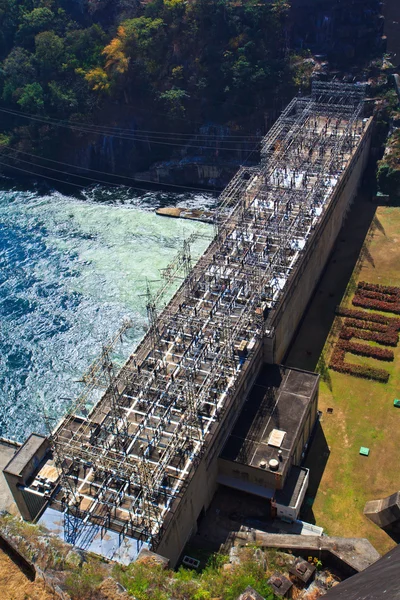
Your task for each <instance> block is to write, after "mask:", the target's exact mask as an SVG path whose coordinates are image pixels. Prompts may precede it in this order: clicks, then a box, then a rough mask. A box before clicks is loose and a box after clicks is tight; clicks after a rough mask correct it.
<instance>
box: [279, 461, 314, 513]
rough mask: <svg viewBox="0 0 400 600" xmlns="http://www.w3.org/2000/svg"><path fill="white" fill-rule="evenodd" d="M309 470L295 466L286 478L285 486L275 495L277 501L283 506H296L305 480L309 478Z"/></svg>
mask: <svg viewBox="0 0 400 600" xmlns="http://www.w3.org/2000/svg"><path fill="white" fill-rule="evenodd" d="M307 473H308V471H307V469H304V467H297V466H296V465H294V466H293V467H292V468H291V469H290V473H289V475H288V476H287V478H286V481H285V485H284V486H283V488H282V489H281V490H277V491H276V493H275V501H276V502H277V504H282V505H283V506H292V507H294V506H296V504H297V500H298V498H299V495H300V492H301V488H302V487H303V484H304V480H305V478H306V477H307Z"/></svg>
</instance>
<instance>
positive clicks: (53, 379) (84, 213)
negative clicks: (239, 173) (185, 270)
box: [0, 189, 213, 439]
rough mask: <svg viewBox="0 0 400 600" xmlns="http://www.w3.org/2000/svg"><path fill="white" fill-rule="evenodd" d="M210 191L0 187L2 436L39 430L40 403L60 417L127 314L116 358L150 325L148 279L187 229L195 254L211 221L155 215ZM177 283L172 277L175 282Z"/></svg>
mask: <svg viewBox="0 0 400 600" xmlns="http://www.w3.org/2000/svg"><path fill="white" fill-rule="evenodd" d="M212 202H213V199H212V198H211V196H196V195H195V194H184V195H182V194H180V195H172V196H171V195H170V194H168V195H165V194H161V193H157V192H151V193H150V192H149V193H147V194H144V195H141V196H132V195H130V194H129V193H128V192H124V193H121V192H119V193H118V194H117V193H115V192H114V191H113V190H108V189H102V190H96V191H95V192H94V193H88V194H87V195H86V198H85V199H83V200H79V199H76V198H73V197H68V196H64V195H61V194H59V193H51V194H48V195H40V194H38V193H35V192H20V191H13V190H5V191H3V192H0V318H1V323H0V435H1V436H6V437H11V438H14V439H23V438H24V437H25V436H26V435H27V434H28V433H30V432H31V431H44V421H43V408H45V410H46V412H47V413H48V414H49V415H50V417H51V418H53V422H55V420H56V419H59V418H60V417H61V416H62V415H63V414H64V412H65V410H66V408H67V407H69V406H70V404H71V399H73V398H74V397H76V395H77V394H78V393H79V392H80V391H81V390H82V384H80V383H78V380H79V379H80V378H81V376H82V374H83V373H84V372H85V370H86V369H87V368H88V366H89V365H90V364H91V363H92V361H93V359H94V358H95V357H96V356H97V355H98V354H99V352H100V351H101V348H102V344H103V343H104V342H106V341H107V339H109V338H110V337H111V336H112V335H113V333H114V332H115V331H117V329H118V328H119V327H120V325H121V324H122V322H123V320H124V318H126V317H128V318H130V319H132V321H133V323H134V326H133V328H132V329H131V330H130V331H129V335H128V336H127V338H126V339H125V341H124V343H123V344H122V345H121V346H120V347H119V348H118V349H117V355H118V356H117V359H118V360H119V361H122V360H123V358H124V357H125V356H127V355H128V354H129V353H131V352H132V351H133V349H134V347H135V345H136V344H137V342H138V341H139V339H140V338H141V337H142V336H143V334H144V332H145V330H146V327H147V319H146V308H145V306H146V297H145V291H146V282H147V281H149V282H150V286H151V288H152V290H153V291H154V292H155V291H156V290H157V289H158V287H159V286H160V285H161V277H160V270H161V269H163V268H164V267H166V265H167V264H168V263H169V262H170V261H171V260H172V259H173V257H174V256H175V255H176V253H177V252H178V251H179V249H180V248H181V247H182V243H183V240H184V238H185V237H188V236H189V235H191V234H192V233H194V232H196V233H198V234H199V236H201V237H199V238H198V239H196V241H195V242H194V243H193V244H192V252H193V256H196V257H198V256H199V255H200V254H201V253H202V252H203V251H204V249H205V248H206V247H207V245H208V243H209V241H210V236H211V234H212V228H211V226H209V225H206V224H203V223H196V222H191V221H184V220H178V219H168V218H165V217H159V216H157V215H156V214H155V213H154V208H156V207H157V206H159V205H165V204H170V203H178V204H180V205H191V206H193V205H209V204H210V203H212ZM179 284H180V281H177V282H176V287H177V286H178V285H179Z"/></svg>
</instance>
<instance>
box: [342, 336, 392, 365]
mask: <svg viewBox="0 0 400 600" xmlns="http://www.w3.org/2000/svg"><path fill="white" fill-rule="evenodd" d="M338 343H339V344H340V347H341V348H342V350H344V351H345V352H350V353H351V354H355V355H356V356H366V357H369V358H376V359H377V360H387V361H391V360H393V359H394V354H393V350H388V349H387V348H379V346H368V344H357V343H356V342H349V341H347V340H342V341H341V342H338Z"/></svg>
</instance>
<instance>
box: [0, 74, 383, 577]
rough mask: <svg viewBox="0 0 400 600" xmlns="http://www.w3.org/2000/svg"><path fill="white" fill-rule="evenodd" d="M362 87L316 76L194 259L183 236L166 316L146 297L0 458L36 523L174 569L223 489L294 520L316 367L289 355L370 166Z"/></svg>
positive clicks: (236, 181) (81, 543)
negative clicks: (141, 332) (124, 327)
mask: <svg viewBox="0 0 400 600" xmlns="http://www.w3.org/2000/svg"><path fill="white" fill-rule="evenodd" d="M365 90H366V87H365V85H363V84H356V85H347V84H339V83H335V82H333V83H323V82H315V83H314V84H313V87H312V93H311V96H310V97H297V98H295V99H293V100H292V102H291V103H290V104H289V105H288V106H287V108H286V109H285V110H284V112H283V113H282V115H281V116H280V118H279V119H278V120H277V122H276V123H275V124H274V126H273V127H272V128H271V130H270V131H269V132H268V134H267V135H266V136H265V138H263V140H262V144H261V163H260V164H259V165H258V166H257V167H251V168H250V167H241V168H240V169H239V170H238V172H237V174H236V175H235V177H234V178H233V179H232V181H231V182H230V183H229V185H228V186H227V187H226V189H225V190H224V191H223V192H222V194H221V196H220V200H219V205H218V210H217V213H216V216H215V230H214V237H213V239H212V241H211V243H210V245H209V246H208V248H207V250H206V251H205V253H204V254H203V255H202V257H201V258H200V259H199V261H198V262H197V264H195V265H192V259H191V254H190V240H187V241H186V242H185V244H184V247H183V249H182V251H181V252H180V253H179V255H178V257H177V259H176V261H175V262H174V263H173V264H171V266H170V267H169V268H168V269H167V272H166V273H165V278H166V280H167V281H168V279H172V278H173V277H174V276H176V274H177V273H178V274H179V273H180V274H181V275H182V284H181V286H180V288H179V289H178V291H177V292H176V294H175V295H174V297H173V298H172V299H171V300H170V302H169V303H168V304H167V306H166V307H165V308H164V309H163V310H162V311H161V312H159V311H158V310H157V298H154V297H152V296H151V294H149V295H148V301H147V312H148V319H149V329H148V332H147V334H146V335H145V337H144V338H143V339H142V341H141V342H140V344H139V346H138V347H137V348H136V349H135V350H134V353H133V354H131V356H130V358H129V359H128V360H127V362H126V363H125V365H124V366H123V367H122V369H120V370H116V369H115V367H114V365H113V363H112V360H111V346H104V348H103V352H102V354H101V356H100V357H99V359H98V361H97V362H96V363H95V364H94V365H93V367H92V368H91V370H90V371H89V373H88V374H87V375H86V377H85V381H86V384H87V387H86V389H85V390H84V392H83V393H82V394H81V396H80V397H79V398H78V399H77V400H76V402H75V403H74V405H73V408H72V409H71V410H70V412H69V413H68V414H67V415H66V416H65V417H64V418H63V419H62V420H61V422H60V423H59V424H58V425H57V426H56V427H55V428H52V430H51V433H49V435H48V436H42V435H38V434H32V435H31V436H30V437H29V438H28V439H27V440H26V441H25V443H24V444H23V445H22V446H21V447H20V448H19V450H18V451H17V452H16V453H15V454H14V456H13V457H12V458H11V460H10V461H9V463H8V464H7V465H6V467H5V468H4V470H3V473H4V476H5V478H6V480H7V482H8V485H9V487H10V490H11V492H12V494H13V496H14V499H15V502H16V504H17V506H18V509H19V510H20V513H21V515H22V516H23V518H24V519H27V520H32V521H36V522H40V523H42V524H44V525H45V526H46V527H47V528H49V529H50V530H52V531H54V532H55V533H57V534H58V535H59V536H60V537H62V538H63V539H65V540H66V541H68V542H70V543H72V544H74V545H76V546H77V547H79V548H82V549H84V550H91V551H93V552H97V553H99V554H102V555H103V556H106V557H107V558H109V559H113V560H119V561H121V562H123V563H129V562H131V561H132V560H135V558H136V557H137V556H138V555H139V554H140V553H141V552H143V551H145V550H150V551H153V552H156V553H158V554H160V555H161V556H163V557H166V558H167V559H168V560H169V562H170V564H171V566H174V565H176V563H177V562H178V560H179V557H180V555H181V553H182V550H183V548H184V546H185V544H186V543H187V541H188V540H189V539H190V537H191V536H192V535H193V534H194V533H195V532H196V529H197V525H198V522H199V519H200V518H201V516H202V515H203V514H205V513H206V511H207V509H208V507H209V505H210V503H211V500H212V498H213V496H214V494H215V491H216V489H217V486H219V485H223V486H228V487H230V488H233V489H237V490H241V491H244V492H247V493H249V494H254V495H256V496H259V497H261V498H263V499H264V500H265V506H266V511H267V510H268V511H269V512H270V513H271V514H272V515H275V516H277V517H282V518H285V519H286V520H295V519H297V517H298V514H299V510H300V507H301V504H302V502H303V500H304V496H305V493H306V489H307V484H308V477H309V473H308V470H307V469H305V468H304V467H302V466H301V463H302V458H303V457H304V451H305V448H306V447H307V445H308V441H309V438H310V433H311V431H312V429H313V426H314V424H315V422H316V418H317V399H318V375H316V374H315V373H308V372H305V371H301V370H298V369H289V368H286V367H282V366H281V365H280V363H281V361H282V359H283V357H284V356H285V354H286V352H287V350H288V348H289V345H290V343H291V340H292V338H293V336H294V334H295V332H296V329H297V327H298V325H299V322H300V320H301V318H302V316H303V314H304V311H305V308H306V306H307V304H308V302H309V300H310V298H311V296H312V293H313V290H314V289H315V286H316V284H317V282H318V280H319V278H320V276H321V273H322V271H323V269H324V267H325V264H326V261H327V259H328V257H329V254H330V252H331V250H332V247H333V244H334V242H335V240H336V237H337V234H338V232H339V230H340V227H341V225H342V222H343V219H344V217H345V215H346V212H347V210H348V208H349V205H350V203H351V202H352V200H353V198H354V196H355V194H356V192H357V189H358V186H359V184H360V180H361V177H362V175H363V172H364V169H365V166H366V164H367V160H368V157H369V147H370V140H371V134H372V118H365V116H364V97H365ZM120 333H122V332H119V334H120ZM119 334H118V335H119ZM99 385H100V386H103V389H104V393H103V394H102V396H101V397H100V399H99V400H98V401H97V402H96V403H95V405H94V406H93V407H91V405H90V402H89V400H90V397H91V393H92V392H93V390H94V389H97V388H98V386H99Z"/></svg>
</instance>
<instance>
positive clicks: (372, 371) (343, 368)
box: [329, 341, 389, 383]
mask: <svg viewBox="0 0 400 600" xmlns="http://www.w3.org/2000/svg"><path fill="white" fill-rule="evenodd" d="M344 343H345V342H343V341H342V342H340V341H339V342H338V343H337V344H336V346H335V348H334V350H333V353H332V356H331V361H330V364H329V366H330V368H331V369H333V370H334V371H337V372H338V373H347V374H348V375H354V376H355V377H362V378H364V379H373V380H374V381H379V382H380V383H387V382H388V381H389V373H388V372H387V371H385V370H384V369H376V368H375V367H365V366H363V365H354V364H352V363H346V362H345V360H344V357H345V354H346V350H345V348H343V347H342V345H343V344H344Z"/></svg>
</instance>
